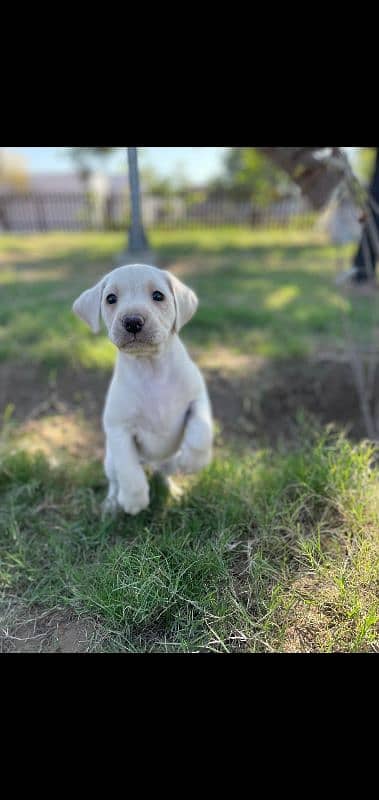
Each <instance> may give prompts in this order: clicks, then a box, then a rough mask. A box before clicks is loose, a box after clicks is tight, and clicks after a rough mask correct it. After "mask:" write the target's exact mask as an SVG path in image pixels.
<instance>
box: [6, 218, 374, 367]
mask: <svg viewBox="0 0 379 800" xmlns="http://www.w3.org/2000/svg"><path fill="white" fill-rule="evenodd" d="M151 239H152V245H153V247H154V248H155V250H156V252H157V255H158V260H159V261H160V263H161V264H162V266H165V267H166V268H169V269H172V270H173V271H174V272H175V271H177V272H178V274H179V275H180V276H181V277H183V279H184V280H186V281H187V282H188V283H189V284H190V285H191V286H193V288H194V289H195V291H197V293H198V295H199V299H200V308H199V312H198V314H197V315H196V317H195V318H194V319H193V320H192V322H191V325H189V326H188V327H187V328H186V329H185V330H184V338H185V341H186V343H187V344H188V345H189V346H190V347H193V348H194V349H199V348H200V347H201V348H202V351H203V353H205V351H206V350H207V351H208V353H209V354H211V353H212V352H213V351H214V350H215V349H216V348H217V347H218V348H220V347H221V348H225V349H226V350H228V351H229V352H234V353H236V354H238V355H239V356H242V355H243V354H245V355H247V356H248V357H250V356H251V355H252V354H255V355H256V356H261V357H266V358H267V357H280V358H286V357H290V358H293V357H297V356H299V355H304V354H311V353H312V352H314V351H316V350H317V349H319V348H320V347H322V348H325V345H326V342H328V347H329V348H330V346H331V345H333V346H334V347H335V348H337V349H338V347H340V346H343V342H344V335H345V334H344V331H343V324H342V320H343V316H344V315H351V313H352V306H351V301H350V300H349V299H346V298H344V297H342V295H341V293H340V292H339V291H338V290H337V289H336V287H335V286H334V285H333V281H334V276H335V270H336V266H335V248H333V247H331V246H330V245H328V244H327V243H326V242H325V239H324V238H323V236H322V235H320V234H319V233H309V232H301V231H280V230H275V231H256V230H251V229H244V228H241V229H219V230H197V231H196V230H194V231H192V230H191V231H171V232H165V231H153V232H152V233H151ZM123 245H124V241H123V236H122V234H118V233H117V234H113V233H109V234H108V233H86V234H81V233H76V234H63V233H57V234H46V235H44V236H41V235H35V236H32V235H26V236H18V237H16V236H13V235H12V236H5V235H3V236H1V237H0V250H1V263H2V264H3V266H2V267H1V265H0V282H1V283H2V292H1V297H0V359H1V360H3V361H4V360H7V359H10V358H17V359H19V360H20V361H22V360H28V361H31V362H33V363H41V364H44V365H46V366H49V367H50V366H52V365H56V366H58V365H59V364H60V365H62V366H63V365H64V364H68V365H72V364H73V363H75V364H76V365H78V366H80V365H81V366H83V367H87V368H92V367H94V368H97V367H98V368H101V369H109V368H110V367H111V366H112V364H113V362H114V351H113V350H112V349H111V348H110V347H109V346H108V345H107V344H106V341H105V337H104V335H103V336H102V337H100V338H99V339H96V338H95V337H92V336H91V335H90V333H89V331H88V330H87V329H86V328H85V326H84V325H81V324H80V323H78V320H77V319H76V318H75V317H74V315H73V313H72V311H71V306H72V303H73V301H74V299H75V298H76V297H77V296H78V294H80V292H81V291H83V290H84V289H86V288H89V286H91V285H93V284H94V283H95V282H97V280H99V278H100V277H101V276H102V275H104V274H105V273H106V272H108V271H109V270H111V269H112V268H113V266H114V260H115V257H116V255H117V254H118V253H119V252H120V250H121V249H122V247H123ZM342 251H343V253H344V254H345V257H346V258H347V257H348V255H349V252H351V248H350V250H349V248H348V247H345V248H342ZM342 251H341V252H342ZM353 316H354V318H355V319H356V320H357V326H358V327H359V328H360V330H361V332H362V335H363V333H364V331H365V330H368V329H369V326H370V324H371V322H370V315H369V314H368V313H367V307H366V306H365V305H364V304H361V305H359V304H356V305H355V307H354V315H353Z"/></svg>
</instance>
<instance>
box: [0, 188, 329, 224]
mask: <svg viewBox="0 0 379 800" xmlns="http://www.w3.org/2000/svg"><path fill="white" fill-rule="evenodd" d="M141 202H142V213H143V219H144V223H145V225H146V227H147V228H148V229H149V228H163V229H166V230H173V229H180V228H198V227H207V228H209V227H210V228H216V227H221V226H227V225H231V226H238V225H240V226H250V227H262V228H266V227H269V228H280V227H283V226H284V227H293V228H302V229H307V228H311V227H312V226H313V224H314V221H315V217H314V214H313V213H312V212H311V211H310V208H309V205H308V203H307V202H306V200H303V199H301V198H299V199H297V198H295V199H290V200H288V199H287V200H283V201H281V202H279V203H275V204H273V205H271V206H269V207H268V208H261V207H259V206H256V205H254V204H252V203H236V202H231V201H226V200H210V199H206V198H204V197H201V196H199V195H194V194H193V193H190V192H188V193H181V194H178V195H170V196H168V197H166V196H164V197H162V196H159V197H158V196H153V195H147V194H144V195H143V196H142V200H141ZM129 222H130V207H129V200H128V195H127V194H126V193H125V194H120V193H118V194H109V195H107V196H103V195H94V194H91V195H90V194H88V193H85V192H77V193H71V194H68V193H60V194H46V193H38V194H36V193H33V194H2V195H0V230H3V231H20V232H22V231H24V232H34V231H52V230H63V231H84V230H125V229H126V228H127V227H128V225H129Z"/></svg>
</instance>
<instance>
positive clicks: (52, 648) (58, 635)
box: [0, 611, 97, 653]
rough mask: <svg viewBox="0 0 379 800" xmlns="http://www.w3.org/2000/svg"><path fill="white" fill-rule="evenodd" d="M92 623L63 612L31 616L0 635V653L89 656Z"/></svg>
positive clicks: (94, 626) (92, 634)
mask: <svg viewBox="0 0 379 800" xmlns="http://www.w3.org/2000/svg"><path fill="white" fill-rule="evenodd" d="M96 630H97V627H96V624H95V623H94V622H93V620H89V619H75V618H74V617H73V616H72V614H70V613H67V612H63V611H54V612H49V613H44V614H41V615H40V616H38V614H36V616H33V614H31V616H30V618H29V619H28V620H26V621H22V622H18V623H16V624H14V625H13V626H12V625H10V626H9V629H5V630H4V629H3V630H2V631H1V632H0V633H1V635H0V652H1V653H89V652H90V650H91V642H92V641H93V639H94V637H95V635H96Z"/></svg>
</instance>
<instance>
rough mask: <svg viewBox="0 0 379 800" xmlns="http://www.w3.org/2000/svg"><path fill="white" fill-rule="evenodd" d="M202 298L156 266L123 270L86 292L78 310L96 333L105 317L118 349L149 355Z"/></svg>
mask: <svg viewBox="0 0 379 800" xmlns="http://www.w3.org/2000/svg"><path fill="white" fill-rule="evenodd" d="M197 307H198V299H197V297H196V295H195V294H194V292H193V291H192V290H191V289H189V288H188V286H185V285H184V284H183V283H182V282H181V281H179V280H178V279H177V278H175V277H174V276H173V275H171V274H170V273H169V272H165V271H163V270H160V269H156V268H155V267H148V266H140V265H135V266H130V267H120V268H119V269H116V270H114V271H113V272H110V273H109V275H106V276H105V278H103V280H101V281H100V282H99V283H98V284H97V285H96V286H94V287H93V288H92V289H88V291H86V292H84V293H83V294H82V295H80V297H78V299H77V300H76V301H75V303H74V305H73V311H74V312H75V314H77V315H78V317H80V318H81V319H82V320H84V321H85V322H86V323H87V324H88V325H89V326H90V328H92V330H93V332H94V333H98V332H99V330H100V322H101V318H102V319H103V320H104V322H105V325H106V327H107V330H108V334H109V338H110V340H111V342H113V344H115V345H116V347H118V349H119V350H121V351H122V352H125V353H129V354H130V355H135V356H149V355H152V354H154V353H156V352H159V350H161V349H162V347H163V346H164V344H165V343H166V342H167V341H168V339H169V338H170V336H171V335H172V334H174V333H178V332H179V331H180V330H181V329H182V328H183V326H184V325H186V324H187V322H189V321H190V319H191V318H192V317H193V315H194V314H195V312H196V310H197Z"/></svg>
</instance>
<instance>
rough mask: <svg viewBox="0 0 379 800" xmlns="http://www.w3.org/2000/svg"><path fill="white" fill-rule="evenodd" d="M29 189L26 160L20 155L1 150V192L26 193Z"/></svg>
mask: <svg viewBox="0 0 379 800" xmlns="http://www.w3.org/2000/svg"><path fill="white" fill-rule="evenodd" d="M28 188H29V173H28V165H27V161H26V159H25V158H24V157H23V156H22V155H20V154H19V153H11V152H9V151H8V150H0V192H24V191H25V190H27V189H28Z"/></svg>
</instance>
